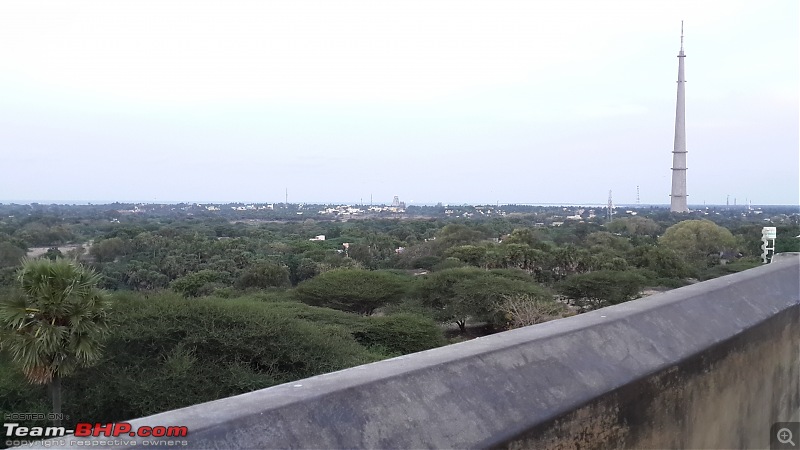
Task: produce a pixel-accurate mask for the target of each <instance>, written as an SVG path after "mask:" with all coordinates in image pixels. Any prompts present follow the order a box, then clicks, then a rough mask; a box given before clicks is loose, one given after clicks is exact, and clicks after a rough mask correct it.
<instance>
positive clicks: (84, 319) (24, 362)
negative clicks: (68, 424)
mask: <svg viewBox="0 0 800 450" xmlns="http://www.w3.org/2000/svg"><path fill="white" fill-rule="evenodd" d="M17 279H18V280H19V287H20V292H19V293H18V294H17V295H12V296H8V297H6V298H3V299H0V350H3V351H7V352H8V354H9V355H10V356H11V359H12V361H13V362H14V363H16V364H17V365H18V366H19V367H20V368H21V369H22V372H23V373H24V374H25V377H26V378H27V380H28V381H29V382H30V383H32V384H49V385H50V391H51V394H52V400H53V412H54V413H55V417H56V420H55V425H56V426H59V425H60V419H59V417H60V416H61V378H63V377H65V376H68V375H70V374H71V373H73V372H74V371H75V370H76V369H77V368H79V367H87V366H90V365H91V364H93V363H94V362H96V361H97V360H98V359H99V358H100V355H101V351H102V339H103V338H104V337H105V335H106V334H107V332H108V329H109V322H108V300H107V296H106V293H105V291H103V290H101V289H98V288H97V284H98V282H99V281H100V275H98V274H97V273H95V272H94V271H92V270H90V269H88V268H86V267H84V266H82V265H80V264H78V263H77V262H74V261H71V260H66V259H56V260H54V261H52V260H49V259H24V260H23V261H22V267H21V268H20V269H19V271H18V272H17Z"/></svg>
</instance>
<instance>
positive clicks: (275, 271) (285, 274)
mask: <svg viewBox="0 0 800 450" xmlns="http://www.w3.org/2000/svg"><path fill="white" fill-rule="evenodd" d="M290 284H291V283H290V282H289V269H288V268H287V267H286V266H282V265H280V264H275V263H271V262H266V261H262V262H259V263H258V264H255V265H254V266H252V267H250V268H249V269H247V270H245V271H244V273H242V275H241V276H240V277H239V279H238V280H236V285H237V287H239V288H241V289H247V288H260V289H266V288H269V287H288V286H289V285H290Z"/></svg>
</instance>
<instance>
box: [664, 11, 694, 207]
mask: <svg viewBox="0 0 800 450" xmlns="http://www.w3.org/2000/svg"><path fill="white" fill-rule="evenodd" d="M685 57H686V55H685V54H684V53H683V21H681V51H680V52H679V53H678V101H677V105H676V107H675V147H674V149H673V150H672V194H671V195H670V197H671V201H670V207H669V210H670V211H671V212H679V213H685V212H689V207H688V206H687V205H686V197H687V194H686V153H687V152H686V104H685V102H686V99H685V96H686V93H685V91H684V89H685V87H684V85H685V84H686V80H685V79H684V78H683V59H684V58H685Z"/></svg>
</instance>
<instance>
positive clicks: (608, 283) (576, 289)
mask: <svg viewBox="0 0 800 450" xmlns="http://www.w3.org/2000/svg"><path fill="white" fill-rule="evenodd" d="M645 282H646V279H645V278H644V277H643V276H641V275H639V274H638V273H634V272H631V271H614V270H598V271H596V272H590V273H581V274H575V275H572V276H569V277H567V278H566V279H564V280H562V281H561V282H559V283H558V285H557V289H558V290H559V291H560V292H561V293H562V294H564V295H566V296H567V297H570V298H571V299H573V300H574V301H575V303H576V304H578V305H579V306H581V307H582V308H585V309H597V308H603V307H605V306H610V305H616V304H618V303H623V302H627V301H628V300H631V299H633V298H634V297H635V296H636V295H638V294H639V292H640V291H641V290H642V288H643V287H644V285H645Z"/></svg>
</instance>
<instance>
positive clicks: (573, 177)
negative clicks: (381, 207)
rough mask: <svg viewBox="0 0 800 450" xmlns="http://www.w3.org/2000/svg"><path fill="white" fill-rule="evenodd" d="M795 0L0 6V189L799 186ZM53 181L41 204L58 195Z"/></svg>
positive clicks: (227, 194) (765, 200) (645, 190)
mask: <svg viewBox="0 0 800 450" xmlns="http://www.w3.org/2000/svg"><path fill="white" fill-rule="evenodd" d="M799 9H800V6H799V5H798V2H796V1H795V0H766V1H755V0H745V1H719V2H716V1H704V2H691V1H658V0H653V1H648V2H640V1H632V0H631V1H617V0H608V1H604V2H584V1H569V0H568V1H564V2H524V1H509V2H502V3H495V2H470V3H463V2H456V1H441V2H422V1H413V0H412V1H408V2H403V3H374V2H366V1H344V2H335V3H328V2H321V1H298V2H292V3H286V4H281V3H255V2H244V3H233V4H232V3H228V2H203V3H199V4H198V3H192V2H170V3H163V2H150V1H144V2H137V3H136V4H132V3H131V4H127V3H108V2H99V1H74V2H69V3H50V2H48V3H44V2H37V1H32V2H4V3H2V4H0V170H2V176H0V202H4V203H9V202H11V201H16V202H31V201H37V202H40V203H86V202H92V203H105V202H113V201H120V202H125V201H128V202H129V201H136V202H148V203H166V202H170V203H172V202H208V203H211V202H216V203H224V202H259V203H264V202H275V203H280V202H282V201H283V200H284V195H285V190H286V189H287V188H288V193H289V201H290V202H293V203H294V202H305V203H316V202H319V203H348V204H357V203H359V202H360V201H362V199H363V201H364V202H365V203H366V201H367V199H368V198H369V196H370V195H372V196H373V199H374V200H375V202H376V203H378V202H379V201H380V202H381V203H384V204H388V203H390V202H391V201H392V198H393V196H395V195H399V196H400V199H401V200H403V201H405V202H406V203H407V204H409V205H411V204H436V203H438V202H442V203H450V204H462V203H468V204H496V203H500V204H515V203H516V204H523V203H527V204H565V205H566V204H584V205H604V204H605V203H606V198H607V195H608V191H609V190H612V191H613V198H614V203H615V204H628V205H632V204H635V203H636V199H637V191H638V195H639V197H640V201H641V203H642V204H657V205H668V204H669V203H670V197H669V194H670V176H671V174H670V165H671V162H672V154H671V151H672V149H673V138H674V123H675V86H676V85H675V83H676V75H677V74H676V67H677V64H676V62H677V61H676V60H677V58H676V55H677V53H678V50H679V48H680V41H679V36H680V24H681V20H684V21H685V48H686V55H687V57H686V61H685V70H686V80H687V83H686V141H687V143H686V147H687V150H688V152H689V153H688V194H689V196H688V204H689V206H690V208H691V207H693V206H698V205H702V204H704V203H706V204H709V205H711V204H716V205H724V204H725V203H726V200H727V199H728V196H730V201H731V203H733V199H734V198H736V199H737V202H738V204H739V205H743V204H745V203H747V202H752V203H753V204H754V205H756V204H758V205H770V204H775V205H795V204H800V189H799V188H798V186H800V126H799V125H798V124H799V123H800V106H799V105H798V98H800V89H799V88H798V84H800V83H799V82H798V80H800V69H799V68H798V66H799V64H798V52H799V51H800V47H799V46H798V40H799V38H798V36H799V35H800V25H799V24H798V21H797V17H798V14H799V13H800V11H799ZM59 199H61V200H59Z"/></svg>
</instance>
